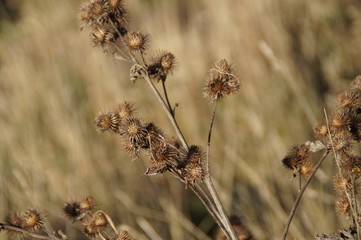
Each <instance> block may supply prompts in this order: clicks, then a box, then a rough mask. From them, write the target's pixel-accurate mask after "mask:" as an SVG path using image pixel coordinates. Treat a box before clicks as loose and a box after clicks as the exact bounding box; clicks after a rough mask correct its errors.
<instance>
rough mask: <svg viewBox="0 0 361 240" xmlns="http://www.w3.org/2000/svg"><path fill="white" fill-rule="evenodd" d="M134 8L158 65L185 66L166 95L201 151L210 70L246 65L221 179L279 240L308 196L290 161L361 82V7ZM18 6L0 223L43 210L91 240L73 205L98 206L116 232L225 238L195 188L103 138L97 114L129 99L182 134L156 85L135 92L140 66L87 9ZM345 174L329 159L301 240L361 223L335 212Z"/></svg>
mask: <svg viewBox="0 0 361 240" xmlns="http://www.w3.org/2000/svg"><path fill="white" fill-rule="evenodd" d="M9 2H12V1H9ZM126 2H127V3H126V6H127V8H128V10H129V17H130V19H131V21H130V26H131V28H132V29H134V30H137V29H140V30H143V31H145V32H147V33H149V34H150V35H151V41H152V48H151V50H150V54H149V55H151V53H153V52H156V50H157V49H163V50H168V51H170V52H172V53H174V54H175V56H176V57H177V61H178V65H177V69H176V71H175V72H174V74H173V75H172V76H171V77H170V78H169V79H168V80H167V84H168V86H169V94H170V96H171V101H172V102H174V103H175V102H176V103H179V107H178V108H177V113H176V116H177V118H178V120H179V123H180V126H181V129H182V130H183V131H184V133H185V135H186V138H187V140H188V142H189V143H191V144H198V145H203V146H205V144H206V139H207V133H208V125H209V121H210V115H211V109H212V105H211V104H210V103H209V101H208V100H207V99H205V98H204V97H203V96H202V88H203V85H204V78H205V76H206V75H207V71H208V69H209V67H210V66H211V64H213V62H215V61H216V60H218V59H221V58H226V59H228V60H229V61H231V62H233V63H234V66H235V70H236V71H237V72H238V74H239V77H240V79H241V81H242V88H241V91H240V92H239V93H238V94H237V95H235V96H232V97H229V98H228V99H226V101H223V102H222V103H221V104H220V105H219V108H218V115H217V117H216V122H215V126H214V132H213V143H212V145H213V148H212V160H211V169H212V175H213V178H214V179H215V182H216V187H217V189H218V190H219V192H220V194H221V198H222V199H223V201H224V203H225V206H226V208H227V211H228V212H229V213H232V214H237V215H240V216H242V218H243V219H244V220H245V222H246V224H247V225H248V226H249V228H250V229H251V231H252V232H253V234H254V235H255V237H256V238H257V239H280V236H281V235H282V231H283V227H284V224H285V222H286V220H287V216H288V213H289V211H290V209H291V207H292V204H293V202H294V200H295V197H296V195H297V186H298V182H297V181H296V179H295V180H292V179H291V177H292V173H291V172H288V171H287V170H286V169H285V168H284V167H283V166H282V165H281V160H282V158H283V157H284V155H285V154H286V153H287V151H288V150H289V148H290V147H291V146H292V145H294V144H298V143H303V142H306V141H307V140H312V139H313V134H312V127H313V126H314V124H315V123H316V122H317V121H318V120H322V119H323V118H324V117H323V108H324V107H326V108H327V109H329V111H330V112H329V113H331V109H332V106H333V103H334V95H335V94H337V93H338V92H339V91H341V90H343V89H345V88H346V87H347V85H348V84H349V82H350V80H352V79H353V78H354V77H355V76H357V75H358V74H361V3H360V1H356V0H328V1H322V0H301V1H292V0H270V1H254V0H243V1H237V0H223V1H209V0H186V1H182V0H178V1H177V0H157V1H145V0H133V1H126ZM3 3H4V1H2V2H1V4H3ZM13 4H14V6H13V7H18V8H19V13H18V18H17V19H16V20H10V19H9V18H7V17H6V15H5V13H4V11H1V14H2V18H1V20H0V135H1V136H0V164H1V165H0V218H1V219H4V216H5V215H6V213H7V212H8V211H9V210H25V209H26V208H29V207H34V208H37V209H42V210H43V211H44V212H46V213H47V216H48V218H49V219H50V221H51V222H52V223H53V225H54V227H57V228H61V229H63V230H64V231H65V232H66V233H67V234H68V237H69V239H81V235H80V234H79V232H78V231H76V230H74V229H73V228H72V227H71V224H70V223H67V222H66V221H65V220H64V216H63V214H62V212H61V207H62V206H63V202H64V201H67V200H71V199H76V198H78V197H82V196H87V195H91V196H93V197H94V198H95V199H96V200H97V205H98V207H99V208H101V209H103V210H104V211H106V212H108V213H109V214H110V215H111V216H112V217H113V219H114V220H115V221H116V222H117V223H122V224H126V225H128V226H131V227H132V228H134V229H136V230H138V231H139V232H141V233H143V234H145V235H149V232H150V231H151V229H153V230H154V231H155V232H157V233H158V234H159V235H160V236H161V237H162V238H163V239H177V240H182V239H206V237H205V236H204V235H202V232H205V233H207V234H209V236H212V234H213V232H214V229H213V228H214V222H213V220H212V219H211V217H210V216H209V215H208V214H207V212H206V210H205V209H204V208H203V206H202V205H201V204H200V203H199V201H198V200H197V199H196V197H194V195H193V194H192V192H191V191H189V190H186V189H185V187H184V185H183V184H181V183H180V182H179V181H178V180H177V179H175V178H174V177H172V176H171V175H170V174H165V175H163V176H154V177H146V176H144V175H143V173H144V172H145V170H146V156H144V157H143V158H142V159H140V160H136V161H131V159H130V158H129V157H128V156H127V155H126V154H125V153H124V152H123V151H122V150H121V149H120V142H119V139H118V138H117V136H113V135H100V134H98V133H97V132H96V131H95V129H94V127H93V125H92V121H93V119H94V117H95V116H96V114H97V112H98V111H100V110H103V109H106V108H111V107H112V106H113V104H114V103H116V102H120V101H124V100H127V101H130V102H134V103H135V104H136V108H137V110H138V113H139V115H140V116H142V118H143V119H144V120H145V121H154V122H155V123H156V124H157V125H159V126H161V127H162V128H163V129H164V130H165V131H166V132H167V133H168V134H169V135H174V132H173V130H172V128H171V125H170V124H169V123H168V120H167V118H166V115H165V114H164V113H163V111H162V109H161V107H160V106H159V105H158V103H157V102H156V99H155V98H154V96H153V95H152V93H151V91H150V90H149V89H148V87H147V85H146V84H145V83H144V82H142V81H138V82H136V84H135V85H134V84H132V83H131V82H130V81H129V68H130V65H129V64H126V63H125V64H124V63H119V62H115V61H114V60H112V58H111V57H109V56H105V55H104V54H103V52H102V50H101V49H99V48H93V47H92V43H91V42H90V41H89V38H88V36H87V33H86V32H80V30H79V21H78V19H77V10H78V8H79V4H80V1H71V0H62V1H57V0H47V1H16V2H15V1H14V2H13ZM0 8H3V6H2V5H0ZM5 12H6V11H5ZM316 158H317V156H316ZM333 167H334V164H333V162H332V161H331V158H330V159H329V160H328V161H326V162H325V163H324V165H323V166H322V169H321V170H320V171H319V172H318V173H317V175H316V178H315V179H314V180H313V182H312V183H311V185H310V187H309V188H308V189H307V190H306V193H305V196H304V198H303V199H302V202H301V205H300V207H299V209H298V212H297V213H296V217H295V219H294V221H293V223H292V225H291V229H290V236H289V239H312V238H313V236H314V235H315V234H316V233H319V232H333V231H336V229H337V228H340V227H347V226H348V224H350V222H347V221H345V220H344V219H343V218H342V217H338V216H336V214H335V211H334V204H335V198H334V193H333V190H332V185H331V181H332V177H331V176H332V174H333V172H334V169H333ZM0 239H6V234H5V233H0Z"/></svg>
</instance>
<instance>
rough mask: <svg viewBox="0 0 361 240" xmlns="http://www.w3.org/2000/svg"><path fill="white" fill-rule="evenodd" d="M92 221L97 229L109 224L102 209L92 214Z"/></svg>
mask: <svg viewBox="0 0 361 240" xmlns="http://www.w3.org/2000/svg"><path fill="white" fill-rule="evenodd" d="M92 221H93V222H94V226H95V227H97V228H98V229H102V228H105V227H107V226H108V224H109V222H108V219H107V217H106V216H105V214H104V213H103V212H102V211H98V212H96V213H95V214H94V216H93V219H92Z"/></svg>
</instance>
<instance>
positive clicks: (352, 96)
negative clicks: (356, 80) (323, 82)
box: [337, 90, 361, 108]
mask: <svg viewBox="0 0 361 240" xmlns="http://www.w3.org/2000/svg"><path fill="white" fill-rule="evenodd" d="M337 100H338V102H339V105H340V107H342V108H345V107H360V101H361V90H347V91H344V92H343V93H341V94H340V95H338V97H337Z"/></svg>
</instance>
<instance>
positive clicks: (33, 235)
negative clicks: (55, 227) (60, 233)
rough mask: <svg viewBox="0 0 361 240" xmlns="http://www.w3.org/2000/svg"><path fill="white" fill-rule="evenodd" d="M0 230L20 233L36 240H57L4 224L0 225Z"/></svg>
mask: <svg viewBox="0 0 361 240" xmlns="http://www.w3.org/2000/svg"><path fill="white" fill-rule="evenodd" d="M0 228H3V229H7V230H11V231H16V232H20V233H24V234H26V235H29V236H31V237H33V238H37V239H47V240H52V239H56V240H57V239H58V238H51V237H49V236H44V235H40V234H36V233H32V232H29V231H26V230H24V229H21V228H18V227H14V226H10V225H8V224H5V223H0Z"/></svg>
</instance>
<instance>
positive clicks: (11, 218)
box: [5, 213, 25, 239]
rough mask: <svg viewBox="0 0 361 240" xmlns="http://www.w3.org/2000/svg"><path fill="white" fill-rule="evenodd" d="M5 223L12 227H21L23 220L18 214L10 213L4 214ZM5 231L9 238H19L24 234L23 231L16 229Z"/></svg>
mask: <svg viewBox="0 0 361 240" xmlns="http://www.w3.org/2000/svg"><path fill="white" fill-rule="evenodd" d="M5 223H7V224H9V225H10V226H13V227H18V228H23V223H24V220H23V218H22V217H21V216H20V214H18V213H12V214H9V215H7V216H6V218H5ZM7 233H8V234H9V239H21V238H23V237H24V236H25V235H24V233H21V232H18V231H11V230H8V231H7Z"/></svg>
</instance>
